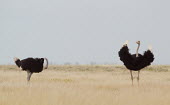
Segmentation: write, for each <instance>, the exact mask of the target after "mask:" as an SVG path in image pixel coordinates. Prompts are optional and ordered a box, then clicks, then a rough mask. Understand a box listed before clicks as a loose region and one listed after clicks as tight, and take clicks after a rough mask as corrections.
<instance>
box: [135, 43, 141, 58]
mask: <svg viewBox="0 0 170 105" xmlns="http://www.w3.org/2000/svg"><path fill="white" fill-rule="evenodd" d="M139 47H140V44H138V47H137V49H136V57H138V56H139V53H138V51H139Z"/></svg>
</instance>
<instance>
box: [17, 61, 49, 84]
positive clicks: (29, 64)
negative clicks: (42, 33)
mask: <svg viewBox="0 0 170 105" xmlns="http://www.w3.org/2000/svg"><path fill="white" fill-rule="evenodd" d="M14 61H15V63H16V65H17V66H18V67H19V68H21V69H22V70H24V71H27V74H28V76H27V80H28V81H29V80H30V78H31V75H32V74H33V73H39V72H41V71H42V70H43V69H47V68H48V60H47V58H26V59H23V60H20V59H18V58H15V59H14ZM44 61H46V63H47V64H46V66H45V67H44V68H43V64H44Z"/></svg>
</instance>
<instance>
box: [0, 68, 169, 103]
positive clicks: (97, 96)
mask: <svg viewBox="0 0 170 105" xmlns="http://www.w3.org/2000/svg"><path fill="white" fill-rule="evenodd" d="M133 73H134V76H135V77H136V76H137V72H133ZM26 76H27V74H26V72H24V71H21V70H19V69H18V68H17V67H16V66H13V65H6V66H5V65H2V66H0V105H170V66H166V65H161V66H150V67H148V68H145V69H143V70H142V71H141V74H140V86H138V85H137V80H136V78H135V80H134V86H131V79H130V73H129V71H128V70H127V69H126V68H125V67H124V66H117V65H93V66H90V65H77V66H76V65H65V66H63V65H54V66H50V67H49V69H47V70H44V71H43V72H42V73H39V74H33V75H32V78H31V81H30V83H27V81H26Z"/></svg>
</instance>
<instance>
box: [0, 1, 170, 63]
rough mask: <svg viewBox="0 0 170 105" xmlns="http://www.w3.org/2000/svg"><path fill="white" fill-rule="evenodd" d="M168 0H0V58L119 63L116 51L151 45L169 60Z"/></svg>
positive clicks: (157, 58) (7, 60) (158, 57)
mask: <svg viewBox="0 0 170 105" xmlns="http://www.w3.org/2000/svg"><path fill="white" fill-rule="evenodd" d="M169 4H170V1H168V0H0V49H1V52H0V64H14V62H13V57H18V58H21V59H23V58H27V57H47V58H48V59H49V61H50V62H51V63H53V64H64V63H66V62H70V63H72V64H75V63H76V62H78V63H79V64H90V63H91V62H96V63H97V64H103V63H109V64H122V63H121V62H120V60H119V57H118V51H119V50H120V48H121V46H122V44H123V43H124V42H125V41H126V40H129V48H130V49H131V50H130V51H131V53H135V50H136V48H137V45H136V43H135V42H136V41H137V40H140V41H141V48H140V51H139V52H140V53H143V52H144V51H145V50H147V48H148V45H152V46H153V53H154V55H155V61H154V63H153V64H170V62H169V61H170V56H169V53H170V49H169V48H168V46H169V43H170V13H169V10H170V6H169Z"/></svg>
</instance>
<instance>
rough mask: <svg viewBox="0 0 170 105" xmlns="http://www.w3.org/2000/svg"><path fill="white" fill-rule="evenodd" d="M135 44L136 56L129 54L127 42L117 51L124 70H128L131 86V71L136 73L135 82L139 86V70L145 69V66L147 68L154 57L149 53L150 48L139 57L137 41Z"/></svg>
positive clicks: (138, 42)
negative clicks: (124, 67)
mask: <svg viewBox="0 0 170 105" xmlns="http://www.w3.org/2000/svg"><path fill="white" fill-rule="evenodd" d="M136 43H137V44H138V47H137V50H136V54H130V53H129V49H128V47H127V44H128V41H127V42H126V43H125V44H124V45H123V47H122V48H121V49H120V51H119V57H120V60H121V61H122V62H123V63H124V65H125V66H126V68H127V69H129V70H130V74H131V79H132V85H133V75H132V71H138V77H137V80H138V85H139V73H140V70H141V69H143V68H145V67H146V66H149V65H150V64H151V63H152V62H153V60H154V55H153V53H152V52H151V48H149V49H148V50H147V51H145V52H144V54H143V55H141V54H139V53H138V50H139V47H140V41H137V42H136Z"/></svg>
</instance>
